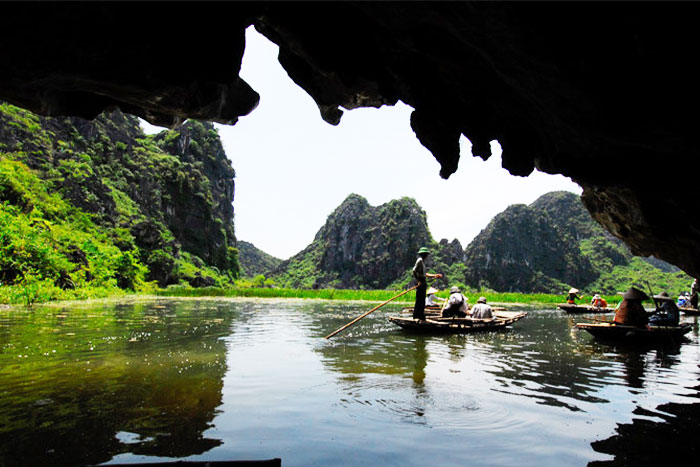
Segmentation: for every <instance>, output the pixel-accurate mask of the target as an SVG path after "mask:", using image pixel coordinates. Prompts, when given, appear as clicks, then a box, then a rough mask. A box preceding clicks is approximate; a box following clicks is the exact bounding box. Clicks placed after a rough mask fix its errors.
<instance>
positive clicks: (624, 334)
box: [576, 323, 692, 342]
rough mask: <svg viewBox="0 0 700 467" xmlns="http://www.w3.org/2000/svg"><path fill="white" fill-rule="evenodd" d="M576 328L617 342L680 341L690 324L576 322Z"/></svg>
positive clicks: (690, 327) (688, 330) (599, 337)
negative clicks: (637, 325) (630, 324)
mask: <svg viewBox="0 0 700 467" xmlns="http://www.w3.org/2000/svg"><path fill="white" fill-rule="evenodd" d="M576 327H577V328H578V329H583V330H585V331H588V332H589V333H590V334H591V335H593V336H594V337H596V338H598V339H606V340H612V341H617V342H659V341H680V340H681V339H683V336H684V335H685V334H687V333H688V332H690V330H691V329H692V326H691V325H690V324H687V323H682V324H680V325H679V326H647V327H645V328H639V327H636V326H625V325H621V324H614V323H577V324H576Z"/></svg>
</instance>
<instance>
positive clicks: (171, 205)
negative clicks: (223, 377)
mask: <svg viewBox="0 0 700 467" xmlns="http://www.w3.org/2000/svg"><path fill="white" fill-rule="evenodd" d="M234 175H235V173H234V170H233V168H232V167H231V165H230V162H229V161H228V159H227V158H226V156H225V154H224V151H223V148H222V146H221V142H220V140H219V137H218V134H217V132H216V130H215V129H214V127H213V126H212V125H211V124H209V123H201V122H197V121H188V122H187V123H185V124H184V125H183V126H181V127H180V128H177V129H175V130H170V131H163V132H161V133H159V134H157V135H153V136H149V135H145V134H144V133H143V131H142V130H141V128H140V126H139V123H138V120H137V119H136V118H135V117H132V116H129V115H125V114H122V113H121V112H119V111H118V110H117V111H113V112H110V113H105V114H102V115H100V116H98V117H97V118H95V119H94V120H91V121H88V120H82V119H78V118H61V117H55V118H44V117H39V116H36V115H34V114H32V113H30V112H27V111H25V110H22V109H20V108H17V107H15V106H12V105H9V104H6V103H2V104H0V230H1V233H0V282H1V283H2V284H3V285H5V286H13V285H16V286H22V287H24V288H26V287H27V286H28V285H33V286H34V287H38V288H42V289H43V290H44V291H45V293H46V294H48V295H52V294H53V295H57V296H59V295H61V294H60V293H59V291H60V290H79V289H87V288H91V289H95V290H96V289H97V288H107V289H110V288H112V289H113V288H122V289H130V290H133V289H138V288H139V287H143V286H145V284H147V283H148V282H154V283H156V284H158V285H159V286H167V285H169V284H177V283H185V284H190V285H193V286H201V285H214V284H219V285H224V284H226V283H230V281H231V280H232V279H234V278H235V277H237V276H238V274H239V265H238V259H237V250H236V248H235V244H236V243H235V242H236V239H235V234H234V227H233V207H232V204H231V203H232V201H233V194H234V182H233V178H234ZM17 290H19V289H16V290H15V292H17ZM3 293H5V294H8V293H13V292H12V290H9V291H8V289H7V287H5V288H4V292H3ZM18 293H19V292H18ZM78 295H79V294H78Z"/></svg>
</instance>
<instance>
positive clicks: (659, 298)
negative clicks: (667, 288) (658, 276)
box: [654, 292, 673, 302]
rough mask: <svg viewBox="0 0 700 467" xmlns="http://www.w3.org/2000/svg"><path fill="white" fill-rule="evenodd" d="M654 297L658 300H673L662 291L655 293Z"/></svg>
mask: <svg viewBox="0 0 700 467" xmlns="http://www.w3.org/2000/svg"><path fill="white" fill-rule="evenodd" d="M654 298H655V299H657V300H666V301H667V302H672V301H673V299H672V298H671V297H669V296H668V294H667V293H666V292H661V293H660V294H659V295H654Z"/></svg>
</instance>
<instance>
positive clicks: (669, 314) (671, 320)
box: [649, 292, 680, 326]
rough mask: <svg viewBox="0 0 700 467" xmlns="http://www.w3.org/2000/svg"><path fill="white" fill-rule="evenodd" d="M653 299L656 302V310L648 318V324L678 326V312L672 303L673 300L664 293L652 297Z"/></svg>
mask: <svg viewBox="0 0 700 467" xmlns="http://www.w3.org/2000/svg"><path fill="white" fill-rule="evenodd" d="M654 299H655V300H656V301H657V302H658V308H657V310H656V311H655V312H654V314H652V315H651V316H650V317H649V324H651V325H653V326H678V322H679V321H680V312H679V311H678V307H677V306H676V304H675V303H673V299H672V298H671V297H669V296H668V294H667V293H666V292H661V293H660V294H659V295H654Z"/></svg>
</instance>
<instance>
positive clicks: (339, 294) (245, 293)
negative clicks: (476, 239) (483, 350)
mask: <svg viewBox="0 0 700 467" xmlns="http://www.w3.org/2000/svg"><path fill="white" fill-rule="evenodd" d="M401 292H402V290H348V289H313V290H312V289H288V288H267V287H265V288H261V287H229V288H216V287H204V288H197V289H195V288H192V287H181V286H172V287H168V288H167V289H159V290H157V291H156V292H155V294H156V295H158V296H164V297H251V298H252V297H255V298H300V299H318V300H354V301H370V302H382V301H386V300H389V299H390V298H392V297H394V296H396V295H398V294H400V293H401ZM436 295H437V296H438V297H442V298H447V297H448V296H449V293H448V292H447V291H444V290H443V291H441V292H439V293H438V294H436ZM464 295H465V296H466V297H467V298H468V299H469V303H470V304H472V305H473V304H474V303H476V300H477V299H478V298H479V297H482V296H483V297H486V300H487V301H488V302H489V303H512V304H533V305H552V306H554V305H556V304H558V303H564V302H565V296H564V295H553V294H522V293H499V292H492V291H473V290H472V291H470V290H467V291H466V293H465V294H464ZM415 296H416V295H415V292H413V291H411V292H408V293H407V294H405V295H404V296H402V297H399V298H397V299H396V300H395V302H396V303H409V304H412V303H413V301H414V300H415ZM602 297H603V298H605V299H606V300H607V301H608V303H609V304H610V306H612V305H614V304H616V303H617V302H619V301H620V300H621V298H620V295H609V296H606V295H602ZM590 299H591V296H584V299H583V300H582V301H581V302H579V303H580V304H586V303H588V302H589V301H590ZM392 303H393V302H392Z"/></svg>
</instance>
